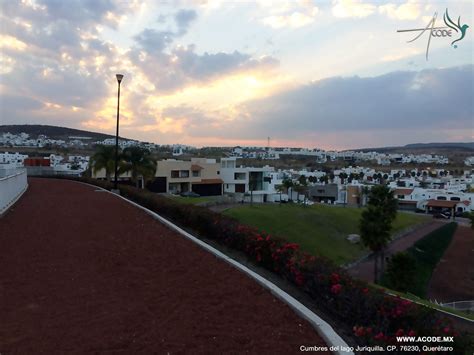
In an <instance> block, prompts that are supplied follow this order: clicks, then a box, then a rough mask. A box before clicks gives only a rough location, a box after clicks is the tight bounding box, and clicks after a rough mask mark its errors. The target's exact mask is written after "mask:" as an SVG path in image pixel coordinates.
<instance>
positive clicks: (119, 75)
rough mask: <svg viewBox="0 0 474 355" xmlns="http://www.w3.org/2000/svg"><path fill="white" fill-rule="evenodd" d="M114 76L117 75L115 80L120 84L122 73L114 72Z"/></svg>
mask: <svg viewBox="0 0 474 355" xmlns="http://www.w3.org/2000/svg"><path fill="white" fill-rule="evenodd" d="M115 76H116V77H117V81H118V83H119V84H120V82H121V81H122V79H123V74H116V75H115Z"/></svg>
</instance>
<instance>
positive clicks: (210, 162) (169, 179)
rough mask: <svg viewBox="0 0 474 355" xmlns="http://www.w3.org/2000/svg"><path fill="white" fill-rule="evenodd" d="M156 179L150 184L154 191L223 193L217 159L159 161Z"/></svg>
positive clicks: (203, 194) (211, 194)
mask: <svg viewBox="0 0 474 355" xmlns="http://www.w3.org/2000/svg"><path fill="white" fill-rule="evenodd" d="M156 165H157V167H156V174H155V179H154V180H153V181H152V182H150V183H149V184H148V186H147V187H148V189H149V190H150V191H153V192H166V193H171V194H179V193H183V192H189V191H193V192H195V193H197V194H199V195H201V196H217V195H222V183H223V181H222V179H221V176H220V166H219V163H217V162H216V160H215V159H206V158H192V159H191V161H184V160H175V159H166V160H160V161H158V162H157V164H156Z"/></svg>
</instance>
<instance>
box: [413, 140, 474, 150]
mask: <svg viewBox="0 0 474 355" xmlns="http://www.w3.org/2000/svg"><path fill="white" fill-rule="evenodd" d="M404 148H413V149H426V148H428V149H429V148H442V149H443V148H448V149H449V148H456V149H471V150H474V142H466V143H415V144H407V145H405V146H404Z"/></svg>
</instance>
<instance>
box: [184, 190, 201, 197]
mask: <svg viewBox="0 0 474 355" xmlns="http://www.w3.org/2000/svg"><path fill="white" fill-rule="evenodd" d="M180 196H183V197H200V196H201V195H199V194H197V193H195V192H193V191H186V192H182V193H181V194H180Z"/></svg>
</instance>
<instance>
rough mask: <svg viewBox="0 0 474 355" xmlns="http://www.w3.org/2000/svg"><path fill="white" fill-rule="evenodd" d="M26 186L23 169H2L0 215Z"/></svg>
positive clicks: (19, 195) (0, 176) (0, 177)
mask: <svg viewBox="0 0 474 355" xmlns="http://www.w3.org/2000/svg"><path fill="white" fill-rule="evenodd" d="M27 187H28V181H27V179H26V170H25V169H14V170H10V169H9V170H8V171H7V172H5V170H3V171H2V173H1V174H0V216H1V215H3V214H4V213H5V212H6V211H7V210H8V209H9V208H10V207H11V206H13V204H14V203H15V202H16V201H17V200H18V199H19V198H20V197H21V195H22V194H23V192H25V191H26V189H27Z"/></svg>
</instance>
